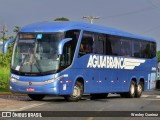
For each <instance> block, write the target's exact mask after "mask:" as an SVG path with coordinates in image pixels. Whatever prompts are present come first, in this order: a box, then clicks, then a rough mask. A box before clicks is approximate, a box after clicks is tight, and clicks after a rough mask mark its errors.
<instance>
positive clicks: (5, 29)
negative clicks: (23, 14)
mask: <svg viewBox="0 0 160 120" xmlns="http://www.w3.org/2000/svg"><path fill="white" fill-rule="evenodd" d="M7 32H8V30H7V25H3V27H2V31H1V33H2V34H3V38H2V39H3V53H4V41H5V39H6V36H7Z"/></svg>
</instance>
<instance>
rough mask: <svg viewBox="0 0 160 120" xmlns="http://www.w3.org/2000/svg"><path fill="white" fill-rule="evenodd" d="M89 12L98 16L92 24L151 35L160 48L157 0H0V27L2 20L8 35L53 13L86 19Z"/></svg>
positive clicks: (159, 0) (158, 1)
mask: <svg viewBox="0 0 160 120" xmlns="http://www.w3.org/2000/svg"><path fill="white" fill-rule="evenodd" d="M89 15H92V16H99V17H100V19H96V20H94V24H97V25H100V26H107V27H112V28H116V29H119V30H123V31H126V32H129V33H133V34H137V35H142V36H147V37H152V38H154V39H156V40H157V43H158V45H157V48H158V50H160V0H0V30H1V29H2V26H3V25H4V24H6V25H7V28H8V33H7V34H8V36H9V35H15V33H13V29H14V26H16V25H17V26H20V27H23V26H25V25H28V24H31V23H36V22H41V21H52V20H53V19H55V18H57V17H66V18H69V19H70V20H71V21H78V22H89V21H88V20H87V19H83V18H82V17H83V16H89ZM0 36H2V34H0Z"/></svg>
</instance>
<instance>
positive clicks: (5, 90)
mask: <svg viewBox="0 0 160 120" xmlns="http://www.w3.org/2000/svg"><path fill="white" fill-rule="evenodd" d="M0 92H10V89H9V88H0Z"/></svg>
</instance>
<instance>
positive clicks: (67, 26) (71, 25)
mask: <svg viewBox="0 0 160 120" xmlns="http://www.w3.org/2000/svg"><path fill="white" fill-rule="evenodd" d="M73 29H74V30H75V29H80V30H86V31H92V32H99V33H105V34H111V35H117V36H124V37H129V38H136V39H142V40H149V41H154V42H155V40H154V39H153V38H149V37H143V36H139V35H134V34H131V33H128V32H124V31H121V30H117V29H114V28H110V27H102V26H98V25H93V24H89V23H81V22H71V21H65V22H60V21H51V22H39V23H34V24H30V25H27V26H25V27H23V28H22V29H21V30H20V32H63V31H67V30H73Z"/></svg>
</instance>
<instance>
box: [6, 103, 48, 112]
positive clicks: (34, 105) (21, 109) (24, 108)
mask: <svg viewBox="0 0 160 120" xmlns="http://www.w3.org/2000/svg"><path fill="white" fill-rule="evenodd" d="M44 104H46V103H40V104H32V105H28V106H26V107H21V108H18V109H13V110H9V111H23V110H27V109H30V108H34V107H37V106H41V105H44Z"/></svg>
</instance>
